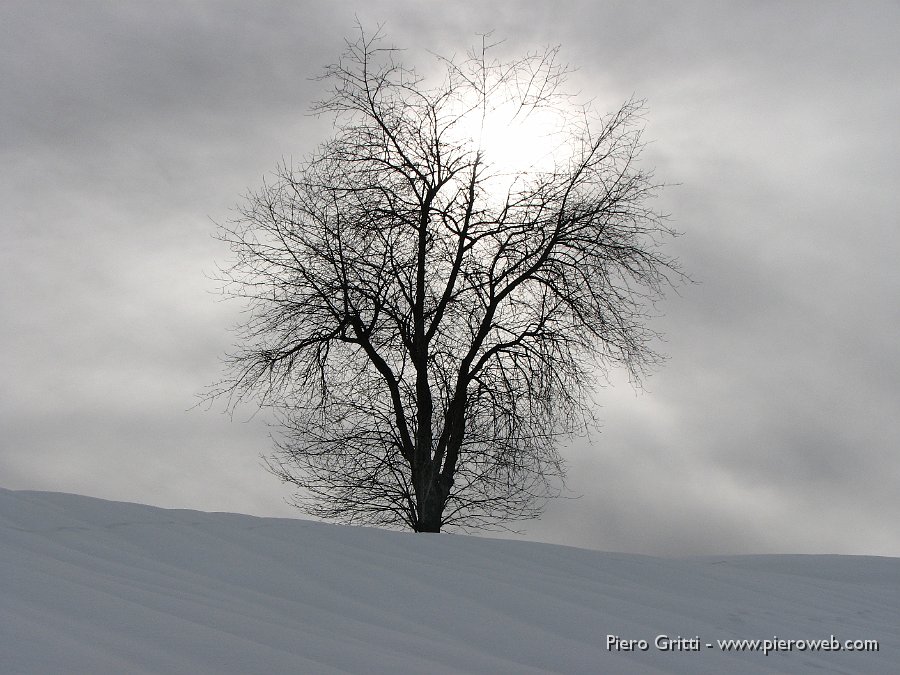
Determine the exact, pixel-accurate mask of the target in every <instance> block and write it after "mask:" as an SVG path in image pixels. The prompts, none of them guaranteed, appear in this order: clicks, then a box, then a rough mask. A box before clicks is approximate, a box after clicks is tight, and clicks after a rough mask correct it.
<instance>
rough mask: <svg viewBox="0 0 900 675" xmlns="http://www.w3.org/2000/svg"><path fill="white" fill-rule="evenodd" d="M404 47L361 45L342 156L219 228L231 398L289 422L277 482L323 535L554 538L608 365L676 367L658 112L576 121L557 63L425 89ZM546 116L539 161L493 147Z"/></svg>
mask: <svg viewBox="0 0 900 675" xmlns="http://www.w3.org/2000/svg"><path fill="white" fill-rule="evenodd" d="M383 44H384V43H383V40H382V39H381V38H380V36H379V35H377V34H376V35H375V36H366V35H365V33H364V32H363V31H362V30H360V36H359V38H358V39H357V40H356V41H353V42H348V43H347V48H346V51H345V52H344V54H343V56H342V58H341V60H340V61H339V62H338V63H337V64H335V65H332V66H329V67H328V68H326V70H325V73H324V75H323V79H324V80H325V81H327V82H329V83H330V84H331V88H330V89H329V93H328V95H327V96H326V97H325V98H324V100H322V101H321V102H319V103H318V104H316V105H315V107H314V110H315V112H317V113H319V114H328V115H333V116H334V119H335V134H334V137H333V138H332V139H331V140H329V141H327V142H326V143H324V144H323V145H321V146H320V147H319V149H318V151H317V152H316V153H315V154H314V155H312V156H311V157H310V158H309V159H308V160H307V161H305V162H304V163H303V164H302V165H299V166H293V165H287V164H284V165H282V166H280V167H279V168H278V170H277V172H276V176H275V178H274V180H272V181H270V182H268V183H266V184H264V185H263V187H262V188H261V189H260V190H258V191H256V192H254V193H251V194H250V195H249V196H248V197H247V199H246V200H245V201H244V202H243V205H242V207H240V210H239V215H238V217H236V218H235V219H234V220H233V221H231V222H229V223H227V224H225V225H223V226H221V230H220V236H221V237H222V239H223V240H224V241H226V242H227V243H228V244H230V246H231V249H232V251H233V254H234V259H233V260H232V264H231V265H230V266H229V267H227V268H226V269H224V270H223V278H224V280H225V282H226V292H227V293H228V294H230V295H231V296H233V297H236V298H241V299H243V300H245V301H246V302H247V304H248V313H247V319H246V322H245V323H244V324H243V325H242V327H241V333H240V340H241V347H240V351H239V352H238V353H236V354H233V355H232V356H231V357H230V359H229V360H230V366H231V369H230V371H229V372H230V374H229V377H228V379H227V380H226V381H225V382H223V383H222V384H221V386H220V387H219V388H218V389H217V390H216V392H217V394H227V395H229V396H231V397H232V399H231V400H232V401H234V400H235V398H236V399H237V400H240V399H241V398H243V397H246V396H248V395H255V396H257V397H258V398H257V403H258V404H260V405H263V406H272V407H273V408H274V409H276V410H277V411H278V413H279V419H280V421H281V423H282V430H283V433H282V434H281V435H280V437H281V439H280V440H279V441H277V447H276V452H275V454H274V455H273V456H272V457H271V458H269V460H268V465H269V468H270V469H271V470H272V471H273V472H274V473H275V474H276V475H277V476H279V477H280V478H281V479H283V480H284V481H286V482H288V483H291V484H294V485H296V486H297V487H298V488H300V491H299V492H298V494H297V497H296V504H297V505H298V506H301V507H302V508H304V509H305V510H307V511H308V512H309V513H311V514H313V515H317V516H321V517H324V518H328V519H333V520H337V521H341V522H363V523H374V524H382V525H406V526H409V527H410V528H412V529H413V530H415V531H417V532H437V531H440V529H441V527H442V526H445V525H449V524H458V525H461V526H463V527H484V526H490V525H494V524H502V523H503V522H506V521H510V520H515V519H522V518H531V517H535V516H536V515H538V513H539V512H540V510H541V508H542V506H543V505H544V500H545V499H546V498H547V497H551V496H555V495H558V491H559V487H560V485H561V479H562V478H563V474H564V464H563V460H562V458H561V457H560V455H559V454H558V451H557V444H558V442H559V440H560V439H561V438H562V437H565V436H567V435H570V434H573V433H576V432H579V431H581V430H583V429H584V428H585V425H586V424H588V423H589V421H590V414H589V405H588V403H589V402H590V400H591V397H590V394H591V391H592V382H593V378H594V377H596V375H595V374H596V372H597V368H598V367H599V368H601V369H603V368H606V367H609V366H613V365H623V366H624V367H626V368H628V369H629V371H630V372H631V373H632V374H633V375H634V376H639V375H640V373H641V371H642V368H643V367H644V366H645V365H646V364H648V363H650V362H652V361H653V360H654V359H655V358H656V356H655V354H654V352H653V351H652V349H651V347H650V345H649V342H650V340H651V338H652V337H653V335H652V333H651V332H650V331H649V330H648V329H647V328H646V326H645V325H644V323H645V322H646V319H647V307H648V303H649V302H652V301H653V300H654V299H655V298H657V297H659V296H660V295H661V292H662V290H663V289H664V287H665V286H667V285H668V284H669V277H670V276H671V275H673V274H674V275H677V274H678V270H677V266H676V263H675V261H674V260H673V259H671V258H669V257H667V256H664V255H662V254H661V253H660V252H659V248H658V247H659V243H660V241H661V240H662V239H663V238H664V237H665V236H667V235H671V234H673V233H672V232H671V231H670V230H669V229H668V228H667V227H666V226H665V224H664V222H663V218H662V217H661V216H660V214H658V213H656V212H655V211H654V210H653V209H652V208H650V206H649V205H648V203H649V202H650V201H651V200H652V198H653V197H654V193H655V190H656V188H657V187H658V186H657V185H656V184H655V183H654V182H653V180H652V175H651V173H649V172H647V171H644V170H642V169H641V168H639V167H638V166H637V164H636V159H637V157H638V154H639V152H640V150H641V148H642V143H641V127H642V120H641V112H642V106H641V104H640V102H636V101H628V102H627V103H625V104H624V105H623V106H622V107H621V108H620V109H619V110H618V111H617V112H615V113H613V114H611V115H606V116H600V115H594V114H593V113H592V112H591V110H590V108H588V107H584V106H580V107H579V106H577V105H575V104H574V103H573V101H572V99H571V98H570V97H568V96H566V95H565V94H564V93H563V91H562V84H563V82H564V80H565V77H566V74H567V73H566V69H565V68H563V67H561V66H560V65H559V64H558V62H557V50H555V49H550V50H547V51H544V52H540V53H535V54H530V55H528V56H525V57H524V58H520V59H518V60H514V61H511V62H506V61H499V60H494V59H491V58H489V51H490V48H489V45H487V44H485V43H483V44H482V47H481V49H480V50H473V51H472V52H470V53H469V54H468V56H467V57H466V58H465V59H463V60H461V61H457V60H454V59H441V58H438V59H437V63H438V65H439V66H440V70H441V73H442V74H441V76H440V77H438V78H435V77H433V76H432V77H431V78H426V77H424V76H422V75H420V74H417V72H416V71H414V70H412V69H410V68H407V67H406V66H404V65H403V64H402V63H401V62H400V60H399V58H400V53H399V52H398V50H396V49H393V48H388V47H385V46H383ZM547 114H549V115H550V117H546V115H547ZM541 115H544V116H545V117H540V116H541ZM535 118H540V119H541V120H542V122H541V126H540V131H539V133H540V135H542V136H543V138H541V139H538V138H527V139H526V141H527V143H528V144H529V147H530V145H531V144H532V143H533V144H534V147H535V148H537V147H540V148H543V149H542V150H540V152H538V153H537V154H538V155H539V156H538V157H536V158H534V160H533V161H531V159H529V160H528V161H525V160H522V161H520V158H521V157H524V156H526V155H527V153H525V155H523V154H522V152H521V151H522V148H521V147H515V148H514V147H510V146H509V145H507V147H505V148H503V147H496V146H492V138H491V134H494V135H496V134H497V133H499V132H498V131H497V129H508V128H513V127H514V126H515V125H517V124H519V125H522V124H525V127H524V128H526V129H528V128H529V127H527V121H528V120H531V119H535ZM497 119H499V120H500V126H499V127H497V126H494V127H492V126H491V124H492V122H491V120H497ZM548 120H549V121H548ZM536 133H537V132H536ZM548 138H549V139H550V141H551V143H550V145H547V143H546V140H547V139H548ZM542 144H543V145H542ZM548 148H549V149H548ZM526 149H527V148H526ZM510 155H511V156H513V157H514V158H515V159H516V161H520V165H519V166H517V167H510V166H508V163H509V162H508V160H509V156H510Z"/></svg>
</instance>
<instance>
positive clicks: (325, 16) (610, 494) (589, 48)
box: [0, 1, 900, 555]
mask: <svg viewBox="0 0 900 675" xmlns="http://www.w3.org/2000/svg"><path fill="white" fill-rule="evenodd" d="M354 12H358V13H359V18H360V20H361V21H362V22H363V23H364V24H366V25H367V26H370V27H371V26H373V25H374V24H376V23H377V22H379V21H384V22H385V23H386V31H387V33H388V35H389V36H390V38H391V39H392V41H393V42H395V43H396V44H398V45H400V46H408V47H410V48H411V49H410V51H409V54H410V56H427V54H426V50H429V49H431V50H434V51H438V52H440V53H443V54H452V53H453V52H456V53H460V52H462V51H464V50H465V49H466V48H467V47H468V46H469V45H470V44H471V43H472V42H474V41H475V40H477V33H478V32H483V31H489V30H494V31H495V33H494V34H495V35H496V36H497V37H498V38H506V43H504V45H503V47H502V48H501V49H507V50H508V51H511V52H515V51H519V50H520V49H522V48H529V47H534V46H536V45H540V44H545V43H551V44H555V43H561V44H562V47H563V56H564V58H566V59H567V60H569V61H570V62H571V63H572V65H574V66H577V67H579V70H578V71H576V72H575V73H573V75H572V82H573V85H575V86H578V87H580V88H581V89H582V90H583V93H584V94H585V95H586V96H587V95H595V96H597V104H598V106H600V107H601V108H602V107H603V106H605V105H616V104H618V103H620V102H621V101H622V100H623V99H624V98H627V97H629V96H631V95H632V94H634V95H636V96H638V97H641V98H644V97H645V98H647V99H648V116H647V120H648V123H647V138H648V140H650V141H652V142H651V143H650V145H648V147H647V151H646V161H647V162H648V164H651V165H654V166H656V167H657V175H658V176H659V177H660V179H661V180H663V181H666V182H675V183H679V185H675V186H672V187H668V188H666V189H665V190H663V191H662V195H661V198H660V203H659V205H660V208H661V209H662V210H664V211H668V212H670V213H671V214H672V215H673V225H674V226H675V227H676V228H677V229H680V230H683V231H684V236H683V237H681V238H679V239H677V240H675V241H674V242H672V244H671V246H670V250H672V251H674V252H676V253H677V254H678V255H679V256H680V257H681V259H682V260H683V263H684V266H685V269H686V270H687V271H688V272H689V273H690V274H691V275H692V276H693V277H695V278H696V279H697V280H698V282H699V283H698V284H696V285H689V286H686V287H683V288H682V289H681V290H680V293H681V294H680V295H672V297H670V298H669V299H668V300H667V301H666V302H665V303H664V304H663V305H661V307H660V309H661V311H662V312H663V315H662V316H660V317H658V318H657V319H654V322H653V325H654V327H657V328H659V329H660V330H661V331H663V332H664V333H665V334H666V336H667V338H666V342H665V343H664V344H661V345H660V346H661V348H662V349H663V351H665V352H667V353H668V355H669V357H670V358H669V361H668V363H667V364H666V365H665V367H664V368H662V369H660V370H659V372H657V373H655V374H654V375H653V376H652V377H650V378H649V379H648V381H647V382H646V388H647V391H646V392H643V393H641V394H639V395H635V394H634V393H633V392H632V390H631V389H630V388H629V387H628V385H627V384H626V383H624V382H623V381H620V378H619V376H618V375H617V376H615V378H614V382H615V386H612V387H609V388H606V389H604V390H602V391H601V392H600V396H599V399H600V401H601V402H602V403H603V408H602V409H601V410H600V411H599V415H600V417H601V419H603V421H604V426H603V430H602V432H601V433H599V434H596V435H593V436H591V437H589V438H587V439H576V440H574V441H573V442H572V444H571V446H570V447H569V449H568V450H567V452H566V454H567V456H568V457H570V458H571V467H570V487H571V488H572V491H573V493H576V494H582V495H583V497H582V498H581V499H578V500H560V501H558V502H556V503H554V504H552V505H551V506H550V508H549V510H548V512H547V515H546V517H545V518H544V519H543V520H542V521H540V522H538V523H534V524H528V525H527V526H526V529H527V531H528V536H530V537H533V538H539V539H544V540H549V541H557V542H560V543H569V544H576V545H584V546H592V547H597V548H605V549H619V550H627V551H635V552H645V553H671V554H691V553H713V552H765V551H800V552H857V553H881V554H891V555H898V554H900V532H898V531H897V529H896V527H895V526H893V525H892V524H891V523H890V522H889V519H888V517H887V516H886V514H890V513H893V512H895V511H897V510H898V509H900V501H898V497H897V490H896V485H897V483H898V481H900V459H898V455H897V452H896V448H897V447H898V444H900V428H898V422H897V418H896V410H897V409H898V406H900V372H898V363H900V348H898V346H897V341H896V334H897V328H898V325H900V309H898V308H900V273H898V272H897V265H896V260H897V258H898V252H900V234H898V230H897V228H896V213H897V212H898V211H900V204H898V196H897V190H896V184H897V181H898V178H900V160H898V157H900V133H898V130H897V127H896V119H898V118H900V94H898V93H897V90H896V87H895V86H892V82H893V79H895V73H896V71H897V67H898V65H900V64H898V53H897V50H896V47H895V40H896V35H897V34H898V32H900V9H898V7H897V5H896V4H895V3H866V4H865V5H860V6H854V7H852V8H851V7H849V6H848V5H845V4H841V3H791V4H790V5H777V4H765V3H753V4H748V3H679V4H677V5H658V4H655V3H633V2H609V3H593V2H568V3H556V4H553V5H552V6H551V4H550V3H539V2H509V3H493V4H491V5H490V6H489V7H488V8H486V7H485V6H484V4H483V3H476V2H464V3H439V4H429V5H427V7H426V6H424V5H422V4H421V3H415V2H390V1H383V2H373V3H365V4H363V3H359V5H358V6H354V3H336V4H326V3H317V2H309V3H281V2H268V3H254V4H253V5H252V6H251V5H247V4H246V3H238V2H234V3H220V2H216V3H204V2H198V3H192V4H188V5H176V4H161V5H160V4H158V3H137V2H135V3H116V4H115V5H110V4H108V3H91V2H79V3H77V4H73V3H66V2H60V3H51V2H42V3H26V2H18V3H15V2H14V3H6V4H4V5H3V7H2V9H0V13H2V16H0V80H2V88H3V92H4V96H3V97H2V99H0V160H2V161H3V163H4V166H5V167H6V171H5V174H4V179H3V181H2V183H0V202H2V203H3V205H4V209H3V212H2V213H0V227H2V232H3V235H4V246H3V247H2V249H0V266H2V268H0V308H2V312H3V317H4V320H3V324H2V327H0V367H2V368H3V370H4V373H5V374H6V377H5V378H4V380H3V381H2V383H0V424H2V428H3V446H2V449H0V475H2V476H3V478H0V480H2V481H3V483H4V486H5V487H11V488H44V489H56V490H70V491H76V492H84V493H88V494H93V495H97V496H107V497H114V498H117V499H133V500H136V501H145V502H150V503H156V504H161V505H171V506H193V507H197V508H207V509H218V510H245V511H251V512H253V513H272V514H278V515H283V514H285V513H287V507H285V506H284V505H283V502H282V499H283V497H284V496H285V495H286V491H285V490H284V489H283V488H281V487H279V486H278V485H276V484H275V483H274V480H273V479H272V478H271V477H270V476H269V475H268V474H266V473H265V472H263V471H262V470H261V469H260V468H259V466H258V454H259V453H260V452H265V450H266V448H267V447H268V444H269V441H268V438H267V429H266V427H265V424H264V423H263V422H264V421H265V416H264V415H263V416H261V417H258V418H256V419H255V420H254V421H253V422H250V423H249V424H242V423H241V422H240V419H242V418H241V417H240V416H239V417H238V421H235V422H230V421H229V420H228V418H227V417H226V416H223V415H220V414H217V411H215V410H213V411H210V412H204V411H203V410H191V411H190V412H188V411H187V409H188V408H190V407H191V406H192V405H193V404H194V402H195V398H194V394H195V393H197V392H198V391H200V390H201V389H202V388H203V387H204V386H205V385H207V384H209V383H210V382H211V381H213V380H214V379H215V378H216V377H217V375H218V372H219V364H218V360H217V357H218V355H220V354H221V353H222V352H223V351H224V350H226V349H227V348H228V346H229V343H230V340H231V335H229V333H228V332H227V327H228V326H229V325H230V324H232V323H234V321H235V320H236V319H237V313H238V308H237V307H234V306H232V305H230V304H219V303H217V302H216V298H215V296H214V295H212V294H211V293H210V291H212V290H213V289H214V284H211V283H210V282H209V281H208V280H207V279H206V278H205V277H204V272H210V271H212V268H213V265H214V263H215V261H216V260H220V261H221V259H222V256H223V255H224V251H223V250H222V249H221V247H219V246H218V244H217V243H216V242H214V241H213V240H212V239H211V237H210V234H211V232H212V230H213V225H212V223H211V222H210V218H212V219H222V218H227V217H228V213H229V212H228V209H229V207H230V206H231V205H232V204H234V203H235V202H236V201H237V200H238V198H239V195H240V194H241V193H242V192H244V191H245V190H246V189H247V188H250V187H255V186H256V185H257V184H258V182H259V180H260V178H261V177H262V176H263V174H265V173H266V172H268V171H270V170H271V169H272V168H273V166H274V164H275V163H276V162H277V161H278V160H279V159H281V158H282V157H283V156H286V157H290V156H298V155H302V154H303V153H305V152H309V151H310V150H312V149H313V146H314V144H315V143H316V141H317V140H318V139H320V138H322V137H323V134H325V133H327V131H328V122H327V121H326V120H316V119H313V118H309V117H308V116H306V115H305V113H306V112H307V110H308V106H309V104H310V102H311V100H312V99H313V98H314V97H315V96H317V95H318V93H319V92H320V86H321V85H320V84H319V83H316V82H314V81H311V79H310V78H312V77H314V76H315V75H316V74H318V72H319V71H320V68H321V67H322V66H323V65H324V64H325V63H328V62H330V61H331V60H332V59H334V58H335V57H336V56H337V54H338V52H339V51H340V48H341V40H342V38H343V37H344V36H347V35H349V34H350V33H351V32H352V30H353V25H354V21H355V19H354ZM241 415H245V416H246V415H249V410H244V411H242V412H241Z"/></svg>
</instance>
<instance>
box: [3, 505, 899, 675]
mask: <svg viewBox="0 0 900 675" xmlns="http://www.w3.org/2000/svg"><path fill="white" fill-rule="evenodd" d="M660 634H665V635H668V636H671V637H677V636H681V637H684V638H694V637H697V636H699V638H700V643H701V649H700V651H699V652H696V651H676V652H672V651H660V650H658V649H657V648H656V647H655V646H654V638H655V636H657V635H660ZM607 635H618V636H620V637H621V638H622V639H623V640H626V639H635V640H637V639H645V640H647V641H648V649H647V650H646V651H636V652H626V651H614V650H613V651H610V650H608V649H607ZM775 635H777V636H778V637H779V638H788V639H798V638H799V639H817V638H830V636H831V635H834V636H835V637H836V638H837V639H838V640H840V641H843V640H846V639H877V640H879V641H880V650H879V651H877V652H866V653H863V652H852V653H851V652H835V651H821V652H814V651H809V650H805V651H797V650H796V649H794V650H793V651H791V652H778V653H770V654H769V655H768V656H764V655H763V654H762V653H760V652H755V653H750V652H742V653H733V652H725V651H722V650H720V649H719V648H718V647H717V646H714V647H713V648H707V647H706V646H705V644H706V643H712V644H714V645H715V644H716V640H719V639H728V638H748V639H751V638H762V639H765V638H768V639H772V638H773V636H775ZM685 646H690V643H685ZM898 663H900V559H895V558H872V557H852V556H793V555H784V556H749V557H746V556H745V557H723V558H719V559H710V558H706V559H700V560H673V559H662V558H651V557H646V556H637V555H622V554H614V553H601V552H597V551H586V550H581V549H575V548H567V547H561V546H551V545H546V544H535V543H528V542H518V541H507V540H492V539H484V538H477V537H466V536H453V535H413V534H406V533H398V532H386V531H381V530H375V529H369V528H349V527H340V526H335V525H325V524H321V523H315V522H310V521H304V520H292V519H274V518H254V517H251V516H244V515H237V514H228V513H201V512H196V511H182V510H166V509H158V508H153V507H149V506H142V505H137V504H124V503H117V502H107V501H102V500H98V499H92V498H89V497H81V496H75V495H68V494H58V493H44V492H17V491H9V490H2V489H0V672H2V673H4V674H11V673H36V674H37V673H39V674H41V675H47V674H54V673H67V674H68V673H90V674H92V675H97V674H102V673H115V674H116V675H120V674H123V673H126V674H129V675H130V674H134V675H139V674H141V673H185V674H191V675H198V674H201V673H211V674H212V673H215V674H222V673H240V674H241V675H247V674H250V673H266V674H271V673H312V674H315V675H320V674H321V675H325V674H327V673H366V674H377V673H384V674H391V675H393V674H397V673H423V674H428V675H437V674H440V673H515V674H523V675H524V674H528V673H632V672H633V673H769V672H771V673H776V672H780V673H813V672H815V673H826V672H837V673H895V672H900V671H898V668H900V666H898V665H897V664H898Z"/></svg>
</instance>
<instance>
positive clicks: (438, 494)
mask: <svg viewBox="0 0 900 675" xmlns="http://www.w3.org/2000/svg"><path fill="white" fill-rule="evenodd" d="M429 483H430V485H428V486H427V487H426V489H424V490H421V491H420V493H419V495H418V511H419V513H418V523H416V528H415V529H416V532H440V531H441V525H442V524H443V523H442V520H443V514H444V505H445V504H446V503H447V496H448V495H449V494H450V486H451V485H452V484H453V481H452V480H451V481H450V484H449V485H448V484H447V481H446V480H445V479H444V478H443V477H442V476H441V475H440V474H438V475H437V476H435V477H434V478H433V479H432V480H430V481H429Z"/></svg>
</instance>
